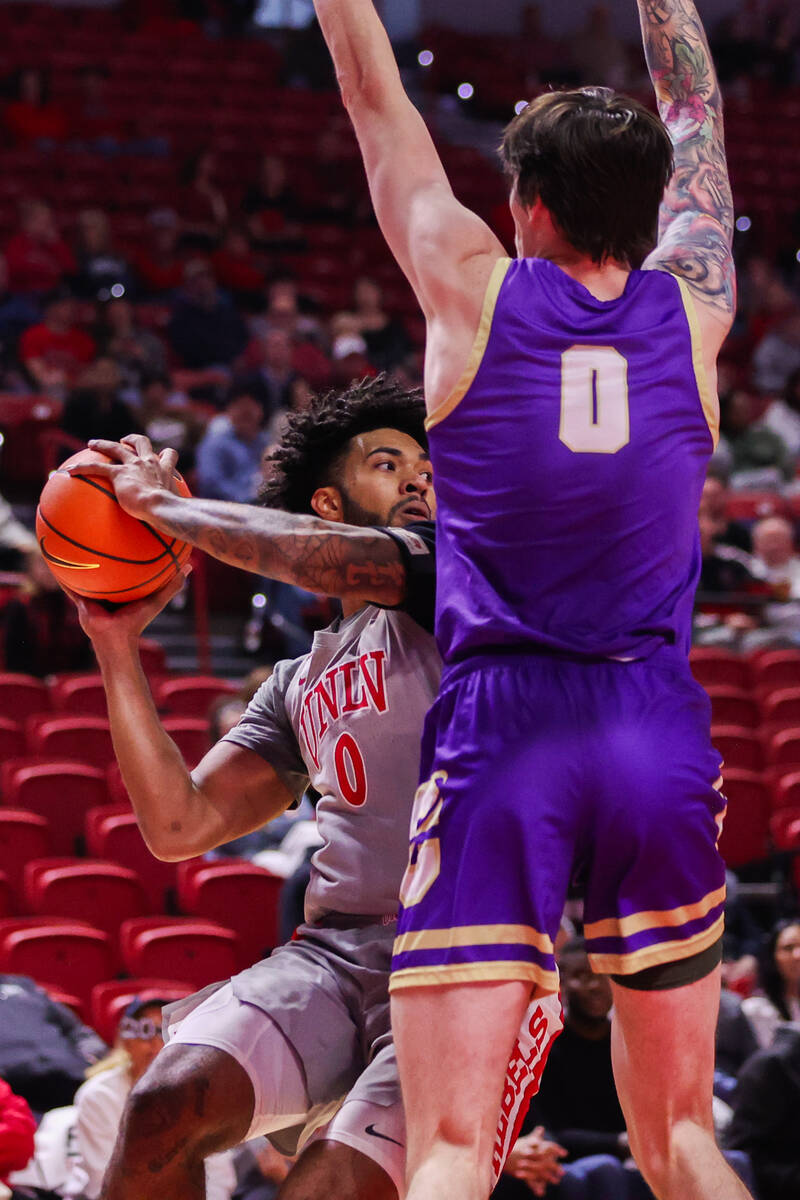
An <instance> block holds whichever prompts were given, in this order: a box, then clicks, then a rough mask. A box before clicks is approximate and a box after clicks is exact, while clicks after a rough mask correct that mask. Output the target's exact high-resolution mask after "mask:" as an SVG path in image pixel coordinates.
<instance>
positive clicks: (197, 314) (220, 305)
mask: <svg viewBox="0 0 800 1200" xmlns="http://www.w3.org/2000/svg"><path fill="white" fill-rule="evenodd" d="M167 335H168V338H169V342H170V345H171V346H172V349H173V350H174V351H175V353H176V354H177V355H178V356H179V358H180V359H181V362H182V363H183V365H184V366H186V367H191V368H194V369H203V368H205V367H226V368H227V367H230V366H231V365H232V363H233V362H234V360H235V359H236V358H238V356H239V355H240V354H241V353H242V352H243V351H244V349H245V346H246V345H247V329H246V328H245V324H244V321H243V320H242V318H241V316H240V315H239V313H238V312H237V311H236V309H235V308H234V307H233V305H232V304H231V302H230V301H229V300H228V299H226V298H225V297H224V296H223V295H222V294H221V292H220V291H219V288H218V287H217V284H216V281H215V279H214V274H213V272H212V270H211V267H210V266H209V264H208V263H207V262H206V261H205V260H204V259H202V258H192V259H190V260H189V262H187V263H186V266H185V267H184V271H183V288H182V290H181V291H180V292H179V293H178V295H177V296H176V297H175V300H174V302H173V305H172V317H171V319H170V322H169V326H168V329H167Z"/></svg>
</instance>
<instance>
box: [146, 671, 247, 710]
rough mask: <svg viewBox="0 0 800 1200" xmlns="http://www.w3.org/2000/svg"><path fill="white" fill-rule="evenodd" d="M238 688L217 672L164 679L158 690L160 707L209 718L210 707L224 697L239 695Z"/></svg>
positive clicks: (156, 695)
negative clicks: (220, 677)
mask: <svg viewBox="0 0 800 1200" xmlns="http://www.w3.org/2000/svg"><path fill="white" fill-rule="evenodd" d="M238 690H239V689H238V687H237V686H236V684H235V683H228V682H227V681H226V680H224V679H217V678H216V677H215V676H213V675H189V676H186V677H185V678H182V679H164V680H162V681H161V683H160V684H159V685H158V687H157V688H156V690H155V701H156V705H157V707H158V708H159V709H160V710H162V711H163V712H164V713H167V714H169V715H170V716H176V717H198V718H203V719H206V718H207V716H208V710H209V708H210V707H211V705H212V704H213V702H214V701H215V700H217V699H219V697H220V696H226V695H236V694H237V692H238Z"/></svg>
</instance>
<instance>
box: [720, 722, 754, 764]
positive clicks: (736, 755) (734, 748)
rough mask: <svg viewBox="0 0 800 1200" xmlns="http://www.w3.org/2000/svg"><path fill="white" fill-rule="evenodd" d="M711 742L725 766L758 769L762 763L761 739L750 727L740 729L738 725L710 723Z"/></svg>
mask: <svg viewBox="0 0 800 1200" xmlns="http://www.w3.org/2000/svg"><path fill="white" fill-rule="evenodd" d="M711 744H712V745H713V747H714V749H715V750H719V752H720V754H721V755H722V760H723V762H724V764H725V767H726V768H728V767H743V768H744V769H745V770H746V771H760V770H761V768H762V767H763V765H764V750H763V747H762V745H761V741H760V739H759V738H758V737H757V735H756V734H755V733H753V732H752V730H750V729H742V728H741V726H739V725H712V726H711Z"/></svg>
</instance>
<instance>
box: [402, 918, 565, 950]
mask: <svg viewBox="0 0 800 1200" xmlns="http://www.w3.org/2000/svg"><path fill="white" fill-rule="evenodd" d="M452 946H533V947H534V948H535V949H536V950H540V951H541V953H542V954H552V953H553V942H552V940H551V939H550V938H549V937H548V936H547V934H546V933H539V931H538V930H536V929H532V928H531V926H530V925H456V926H454V927H453V928H452V929H421V930H419V931H413V930H412V931H411V932H410V933H401V934H400V935H399V936H398V937H397V938H395V943H394V951H393V953H394V954H407V953H408V952H409V951H411V950H449V949H450V947H452Z"/></svg>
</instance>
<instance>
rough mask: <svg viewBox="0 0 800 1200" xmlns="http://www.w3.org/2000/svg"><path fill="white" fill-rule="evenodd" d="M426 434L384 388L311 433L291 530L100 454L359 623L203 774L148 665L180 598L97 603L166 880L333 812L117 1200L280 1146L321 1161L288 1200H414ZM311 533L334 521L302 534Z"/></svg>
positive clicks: (211, 1000)
mask: <svg viewBox="0 0 800 1200" xmlns="http://www.w3.org/2000/svg"><path fill="white" fill-rule="evenodd" d="M423 420H424V409H423V405H422V401H421V398H419V397H418V396H416V395H411V396H409V395H408V394H406V393H401V392H399V391H397V390H396V389H394V388H393V387H392V386H391V385H389V384H388V383H386V382H384V381H383V380H376V381H372V382H367V383H365V384H362V385H358V386H356V387H355V388H353V389H351V390H350V391H349V392H347V393H345V394H344V395H342V396H339V397H337V398H331V397H328V398H324V399H322V400H316V401H315V402H314V404H313V405H312V408H311V410H310V411H309V412H307V413H304V414H297V415H295V416H293V417H292V418H291V419H290V422H289V426H288V429H287V431H286V433H285V435H284V437H283V439H282V442H281V445H280V446H279V448H278V450H277V452H276V453H275V455H274V474H273V475H272V477H271V481H270V482H269V484H268V486H267V488H266V490H265V495H264V497H263V498H264V501H265V503H266V505H267V506H269V508H270V509H271V511H267V510H265V509H264V508H255V507H252V506H245V505H236V504H227V503H224V502H219V501H207V500H201V499H196V498H194V499H191V500H185V499H183V498H181V497H177V496H175V495H173V493H172V492H171V491H170V490H169V482H168V481H169V480H170V478H171V473H172V469H173V467H174V463H175V456H174V454H173V453H172V452H171V451H167V452H165V453H164V454H162V455H161V457H160V458H159V457H157V456H156V455H155V454H154V453H153V451H152V449H151V447H150V445H149V443H148V442H147V440H146V439H143V438H129V439H126V440H125V442H124V443H121V444H117V443H105V442H95V443H92V445H93V446H94V448H96V449H99V450H102V451H104V452H105V453H107V454H109V455H110V456H111V457H113V458H114V459H116V460H117V464H118V465H115V466H110V467H107V468H104V469H103V470H102V471H101V472H99V473H102V474H105V475H106V477H107V478H109V479H110V480H111V481H112V483H113V484H114V486H115V490H116V493H117V497H118V499H119V501H120V503H121V504H122V505H123V507H125V508H126V509H127V510H128V511H129V512H131V513H132V514H133V515H135V516H138V517H141V518H143V519H145V520H147V521H148V522H149V523H151V524H152V525H154V526H155V527H156V528H158V529H160V530H162V531H164V532H168V533H170V534H172V535H173V536H176V537H179V538H182V539H184V540H187V541H190V542H192V544H194V545H195V546H198V547H200V548H201V549H204V550H206V551H208V552H209V553H211V554H213V555H215V557H217V558H220V559H222V560H223V561H226V562H229V563H232V564H234V565H237V566H241V567H244V568H246V569H248V570H252V571H256V572H258V573H259V574H266V575H270V576H272V577H274V578H277V579H281V580H284V581H286V582H291V583H297V584H299V585H301V586H303V587H306V588H308V589H309V590H313V591H317V592H322V593H325V594H327V595H334V596H339V597H340V598H341V600H342V610H343V611H342V618H341V620H340V621H338V622H337V623H335V624H334V625H333V626H332V627H330V628H329V629H327V630H324V631H322V632H321V633H318V634H317V635H316V636H315V639H314V644H313V646H312V649H311V652H310V653H309V654H308V655H306V656H305V657H303V658H301V659H298V660H296V661H295V662H286V663H280V664H278V666H277V667H276V669H275V672H274V673H273V675H272V676H271V678H270V679H269V680H268V681H267V682H266V683H265V684H264V685H263V686H262V687H261V689H260V690H259V692H258V693H257V694H256V696H255V698H254V699H253V701H252V703H251V704H250V706H249V708H248V710H247V712H246V713H245V715H244V717H243V718H242V720H241V721H240V723H239V725H238V726H236V728H235V729H234V730H233V731H232V732H231V733H230V734H228V735H227V736H226V737H225V738H224V739H223V740H222V741H221V742H219V743H217V745H216V746H214V747H213V748H212V750H211V751H210V752H209V753H208V754H207V755H206V756H205V758H204V759H203V761H202V762H201V763H200V765H199V766H198V767H197V768H196V769H195V770H194V771H193V772H191V774H190V773H189V772H188V771H187V769H186V768H185V766H184V764H183V762H182V759H181V757H180V755H179V754H178V752H177V750H176V748H175V747H174V745H173V743H172V742H171V741H170V739H169V738H168V736H167V734H166V732H165V731H164V729H163V726H162V725H161V723H160V721H159V719H158V716H157V714H156V711H155V709H154V707H153V704H152V701H151V699H150V695H149V691H148V689H147V684H146V681H145V679H144V676H143V674H142V671H141V667H140V664H139V660H138V653H137V651H136V642H137V638H138V635H139V633H140V632H141V630H142V629H143V628H144V627H145V626H146V625H147V623H148V622H149V621H150V620H152V618H153V616H154V615H155V614H156V612H157V611H159V610H160V608H161V607H163V605H164V604H166V603H167V602H168V600H169V598H170V597H171V596H172V595H173V594H174V593H175V591H176V590H177V588H178V586H179V581H178V582H176V583H173V584H172V585H169V586H168V587H167V588H165V589H163V591H162V592H161V593H159V594H158V595H157V596H154V597H152V598H150V599H148V600H145V601H142V602H140V603H138V604H132V605H130V606H127V607H126V608H123V609H121V610H119V611H118V612H116V613H114V614H108V613H106V612H105V611H104V610H103V609H101V608H100V607H99V606H95V605H92V604H90V603H86V602H84V601H82V600H80V599H79V598H78V597H75V599H76V603H77V604H78V607H79V610H80V615H81V620H82V622H83V625H84V628H85V630H86V632H87V633H88V634H89V636H90V637H91V638H92V641H93V643H94V647H95V652H96V654H97V658H98V662H99V664H100V667H101V670H102V672H103V677H104V682H105V686H106V693H107V697H108V705H109V715H110V719H111V725H112V733H113V736H114V744H115V749H116V753H117V757H118V760H119V763H120V766H121V768H122V772H123V776H124V779H125V782H126V785H127V787H128V791H129V794H130V796H131V799H132V801H133V804H134V807H135V809H136V812H137V816H138V819H139V824H140V827H141V829H142V832H143V834H144V837H145V839H146V840H147V842H148V845H149V846H150V848H151V849H152V850H153V852H154V853H155V854H156V855H157V856H158V857H160V858H164V859H169V860H179V859H184V858H189V857H192V856H193V855H196V854H200V853H203V852H204V851H207V850H209V849H212V848H213V847H215V846H217V845H220V844H221V843H222V842H226V841H229V840H231V839H232V838H234V837H236V836H239V835H241V834H243V833H246V832H249V831H251V830H253V829H256V828H258V827H260V826H261V825H263V824H264V823H265V822H266V821H268V820H269V819H270V818H272V817H274V816H276V815H277V814H279V813H280V812H282V811H284V810H285V809H286V808H287V807H288V806H289V805H290V804H291V803H292V802H293V800H295V799H297V798H298V797H299V796H300V795H301V794H302V792H303V790H304V789H305V788H306V786H307V785H308V783H309V781H310V782H311V783H313V785H314V787H315V788H316V789H317V790H318V791H319V792H320V794H321V799H320V801H319V803H318V807H317V819H318V825H319V831H320V834H321V835H322V839H323V844H322V846H321V847H320V849H319V850H318V851H317V852H316V853H315V855H314V858H313V860H312V875H311V882H310V884H309V888H308V891H307V896H306V924H305V925H303V926H302V927H301V929H300V931H299V935H300V936H299V937H298V938H297V939H296V940H295V941H293V942H291V943H289V944H288V945H287V946H284V947H280V948H279V949H278V950H277V951H275V952H274V953H273V954H272V956H271V957H270V958H269V959H266V960H264V961H263V962H261V963H258V964H256V965H255V966H254V967H251V968H250V969H249V970H247V971H245V972H243V973H242V974H240V975H238V976H236V977H235V978H234V979H233V980H231V981H229V982H227V983H225V984H223V985H215V986H212V987H211V988H208V989H206V990H205V991H204V992H203V993H200V994H199V995H197V996H194V997H190V998H189V999H188V1000H187V1001H184V1002H180V1003H179V1004H178V1005H177V1006H175V1007H174V1008H173V1009H172V1010H171V1012H170V1014H169V1015H168V1020H167V1026H168V1028H167V1033H168V1043H169V1044H168V1045H167V1046H166V1047H165V1049H164V1051H163V1052H162V1053H161V1054H160V1055H159V1057H158V1059H157V1060H156V1062H155V1063H154V1065H153V1067H152V1068H151V1070H150V1071H149V1072H148V1073H147V1074H146V1075H145V1077H144V1078H143V1079H142V1081H141V1082H140V1083H139V1084H138V1085H137V1087H136V1088H135V1089H134V1090H133V1092H132V1093H131V1096H130V1099H129V1103H128V1106H127V1109H126V1114H125V1118H124V1121H123V1125H122V1129H121V1133H120V1138H119V1140H118V1144H117V1147H116V1150H115V1154H114V1158H113V1160H112V1163H111V1166H110V1168H109V1171H108V1174H107V1177H106V1180H105V1184H104V1188H103V1192H102V1197H103V1198H104V1200H134V1197H135V1198H136V1200H141V1197H142V1196H149V1195H157V1196H158V1198H159V1200H191V1198H192V1197H202V1196H204V1194H205V1191H204V1188H205V1184H204V1169H203V1161H204V1158H205V1157H206V1156H208V1155H209V1154H212V1153H215V1152H218V1151H221V1150H222V1149H225V1148H228V1147H230V1146H233V1145H236V1144H237V1143H238V1142H240V1141H242V1140H245V1139H247V1138H250V1137H255V1136H257V1135H259V1134H264V1135H267V1136H269V1137H270V1140H271V1141H272V1142H273V1144H274V1145H276V1147H277V1148H278V1149H279V1150H281V1151H282V1152H284V1153H286V1154H293V1153H295V1152H296V1151H298V1150H299V1151H300V1152H301V1154H300V1158H299V1161H298V1164H297V1166H296V1167H295V1168H294V1169H293V1171H292V1172H291V1173H290V1175H289V1177H288V1179H287V1181H286V1183H285V1184H284V1185H283V1188H282V1190H281V1193H280V1195H281V1198H282V1200H305V1198H310V1197H312V1196H313V1197H316V1196H320V1195H324V1196H326V1198H330V1200H344V1198H345V1197H348V1198H350V1200H353V1198H355V1200H395V1197H396V1196H398V1195H400V1196H402V1195H403V1194H404V1165H405V1148H404V1142H405V1126H404V1117H403V1109H402V1103H401V1099H400V1093H399V1085H398V1081H397V1074H396V1067H395V1060H394V1048H393V1045H392V1040H391V1034H390V1029H389V1003H388V973H389V964H390V958H391V950H392V943H393V940H394V936H395V917H396V912H397V907H398V893H399V890H400V884H401V880H402V877H403V872H404V868H405V866H406V862H407V858H408V838H407V835H408V827H409V823H410V812H411V803H412V799H413V795H414V791H415V788H416V783H417V770H418V760H419V741H420V732H421V728H422V722H423V718H424V715H425V712H426V710H427V708H428V706H429V704H430V703H431V701H432V699H433V697H434V695H435V693H436V688H437V684H438V679H439V667H440V664H439V657H438V654H437V651H436V647H435V644H434V641H433V637H432V634H431V629H432V622H433V601H434V556H433V536H432V533H433V527H432V524H431V523H430V518H432V517H433V515H434V509H435V501H434V496H433V489H432V486H431V473H430V464H429V462H428V459H427V451H426V448H425V446H426V442H425V433H424V426H423ZM280 510H288V512H287V511H280ZM310 511H311V512H314V513H315V514H317V516H314V517H312V516H306V515H303V516H300V515H298V514H307V513H309V512H310ZM320 518H321V519H320ZM376 527H377V528H376ZM559 1028H560V1016H559V1010H558V1007H557V1005H555V1006H552V1005H551V1007H550V1008H548V1007H547V1006H545V1007H544V1008H543V1007H542V1006H539V1005H537V1006H533V1007H532V1008H531V1011H530V1013H529V1014H528V1015H527V1020H526V1023H525V1025H524V1027H523V1029H522V1030H521V1034H520V1040H519V1043H518V1046H517V1048H516V1049H515V1058H514V1060H513V1061H512V1064H511V1066H510V1072H509V1086H508V1088H507V1092H506V1095H505V1096H504V1102H503V1112H502V1114H501V1118H500V1124H499V1126H498V1145H497V1153H496V1170H497V1172H499V1170H500V1167H501V1164H502V1161H503V1159H504V1157H505V1154H506V1153H507V1151H508V1149H509V1147H510V1145H511V1144H512V1142H513V1137H514V1134H515V1131H516V1127H517V1126H518V1124H519V1120H521V1116H522V1110H523V1108H524V1101H525V1096H526V1092H528V1091H529V1090H530V1089H531V1088H532V1087H533V1086H535V1082H536V1080H537V1079H538V1074H539V1073H540V1070H541V1066H542V1065H543V1060H544V1057H545V1055H546V1051H547V1049H548V1048H549V1044H550V1041H551V1040H552V1037H553V1036H554V1035H555V1033H556V1032H557V1031H558V1029H559ZM548 1165H552V1167H553V1168H555V1160H554V1159H553V1160H549V1164H548V1161H547V1160H546V1161H545V1162H544V1163H543V1168H542V1169H543V1172H544V1173H545V1174H543V1176H542V1178H543V1180H544V1178H546V1172H547V1170H548ZM553 1178H555V1175H553Z"/></svg>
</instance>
